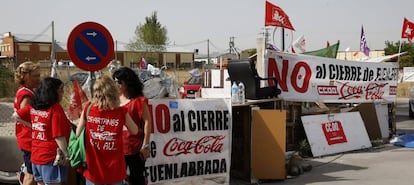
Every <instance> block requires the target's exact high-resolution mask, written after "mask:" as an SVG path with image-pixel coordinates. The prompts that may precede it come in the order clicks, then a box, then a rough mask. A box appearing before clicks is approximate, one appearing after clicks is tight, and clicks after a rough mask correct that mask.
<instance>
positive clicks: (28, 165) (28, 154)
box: [22, 150, 33, 174]
mask: <svg viewBox="0 0 414 185" xmlns="http://www.w3.org/2000/svg"><path fill="white" fill-rule="evenodd" d="M22 152H23V159H24V165H25V166H26V170H27V173H29V174H33V171H32V160H31V159H30V158H31V156H32V153H31V152H28V151H26V150H22Z"/></svg>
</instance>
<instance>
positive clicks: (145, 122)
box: [112, 67, 151, 185]
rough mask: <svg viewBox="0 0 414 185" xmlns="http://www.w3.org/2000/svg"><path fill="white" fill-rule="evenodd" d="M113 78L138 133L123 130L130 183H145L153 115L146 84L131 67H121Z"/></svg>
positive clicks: (122, 104) (134, 184) (132, 184)
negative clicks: (145, 94)
mask: <svg viewBox="0 0 414 185" xmlns="http://www.w3.org/2000/svg"><path fill="white" fill-rule="evenodd" d="M112 78H113V79H114V80H115V81H116V82H117V84H118V87H119V90H120V92H121V96H120V101H121V106H123V107H125V108H127V110H128V113H129V114H130V115H131V117H132V119H133V120H134V122H135V124H136V125H137V126H138V134H136V135H132V134H130V133H129V132H128V131H127V130H126V129H124V132H123V139H124V155H125V161H126V165H127V167H128V168H129V177H128V183H129V184H130V185H138V184H142V185H143V184H145V176H144V170H145V160H146V159H147V158H148V157H149V153H150V150H149V141H150V132H151V115H150V112H149V109H148V99H147V98H145V97H144V94H143V92H142V91H143V87H144V85H143V84H142V82H141V81H140V79H139V78H138V75H137V74H136V73H135V72H134V71H133V70H132V69H130V68H127V67H121V68H119V69H118V70H116V71H115V72H114V73H113V75H112Z"/></svg>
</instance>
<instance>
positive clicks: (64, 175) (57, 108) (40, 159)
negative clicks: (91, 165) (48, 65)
mask: <svg viewBox="0 0 414 185" xmlns="http://www.w3.org/2000/svg"><path fill="white" fill-rule="evenodd" d="M63 87H64V84H63V82H62V81H61V80H59V79H56V78H51V77H47V78H45V79H43V80H42V81H41V82H40V85H39V88H37V89H36V91H35V93H34V97H33V99H32V102H31V103H32V105H31V107H30V106H26V107H24V108H22V109H20V110H19V111H17V115H18V117H19V118H21V119H23V120H24V121H30V122H31V125H32V156H31V160H32V170H33V175H34V179H35V181H36V182H37V184H38V185H44V184H47V185H59V184H62V183H63V182H65V181H66V180H67V179H68V168H69V167H68V165H69V158H68V151H67V146H68V141H69V135H70V132H71V123H70V121H69V120H68V118H67V117H66V114H65V112H64V110H63V108H62V106H61V105H60V104H59V103H60V102H61V100H62V98H63V93H64V89H63ZM28 115H29V117H28ZM22 122H23V121H22Z"/></svg>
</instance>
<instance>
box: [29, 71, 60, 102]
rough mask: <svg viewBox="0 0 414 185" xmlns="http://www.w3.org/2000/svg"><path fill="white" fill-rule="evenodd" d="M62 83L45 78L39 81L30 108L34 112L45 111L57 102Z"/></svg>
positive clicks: (54, 79) (55, 79)
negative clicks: (34, 110)
mask: <svg viewBox="0 0 414 185" xmlns="http://www.w3.org/2000/svg"><path fill="white" fill-rule="evenodd" d="M62 84H63V82H62V81H61V80H59V79H57V78H52V77H46V78H45V79H43V80H42V81H40V85H39V87H38V88H37V89H36V91H35V93H34V96H33V99H32V107H33V108H34V109H36V110H40V109H47V108H49V107H50V106H52V105H53V104H55V103H58V102H59V92H58V91H59V88H60V86H61V85H62Z"/></svg>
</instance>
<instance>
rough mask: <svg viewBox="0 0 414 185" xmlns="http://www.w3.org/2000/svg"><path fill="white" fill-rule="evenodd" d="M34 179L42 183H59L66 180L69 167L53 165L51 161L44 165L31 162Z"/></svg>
mask: <svg viewBox="0 0 414 185" xmlns="http://www.w3.org/2000/svg"><path fill="white" fill-rule="evenodd" d="M32 166H33V175H34V178H35V181H43V182H44V183H47V184H49V183H61V182H66V181H67V180H68V171H69V167H67V166H53V161H52V162H51V163H49V164H45V165H37V164H32Z"/></svg>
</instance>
